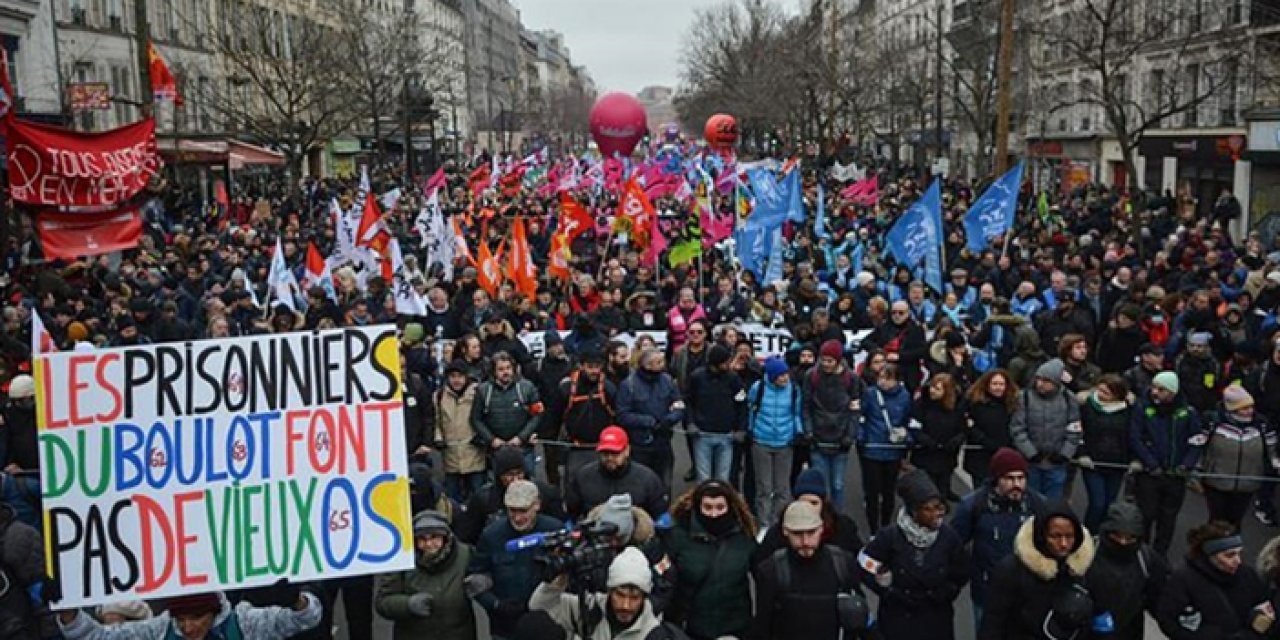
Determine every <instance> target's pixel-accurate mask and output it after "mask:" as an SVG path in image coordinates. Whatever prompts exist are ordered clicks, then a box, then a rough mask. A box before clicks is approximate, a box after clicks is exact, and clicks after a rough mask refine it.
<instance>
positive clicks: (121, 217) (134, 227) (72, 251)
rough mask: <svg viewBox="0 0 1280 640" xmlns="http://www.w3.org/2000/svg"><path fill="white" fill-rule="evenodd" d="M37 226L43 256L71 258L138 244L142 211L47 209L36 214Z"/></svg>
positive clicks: (108, 251) (131, 208)
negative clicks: (53, 210) (84, 212)
mask: <svg viewBox="0 0 1280 640" xmlns="http://www.w3.org/2000/svg"><path fill="white" fill-rule="evenodd" d="M36 230H37V231H39V232H40V244H41V246H43V247H44V255H45V257H46V258H49V259H54V258H65V259H68V260H74V259H75V258H79V257H81V256H96V255H99V254H103V253H111V252H112V251H123V250H126V249H132V248H134V247H136V246H138V239H139V238H141V237H142V214H141V213H139V211H138V208H137V207H130V208H128V209H122V210H120V211H115V212H111V213H105V214H83V213H55V212H51V211H46V212H43V213H40V214H39V215H37V216H36Z"/></svg>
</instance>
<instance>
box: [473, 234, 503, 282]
mask: <svg viewBox="0 0 1280 640" xmlns="http://www.w3.org/2000/svg"><path fill="white" fill-rule="evenodd" d="M483 237H484V236H483V235H482V236H481V238H482V239H481V240H480V247H479V248H478V249H477V250H476V271H477V277H476V282H478V283H479V284H480V286H481V287H482V288H484V290H485V291H488V292H489V295H490V296H492V297H495V298H496V297H497V296H498V286H499V285H501V284H502V269H501V268H500V267H499V266H498V259H497V258H495V257H494V256H493V253H492V252H491V251H490V250H489V243H488V242H485V241H484V240H483Z"/></svg>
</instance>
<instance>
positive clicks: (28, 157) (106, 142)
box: [8, 118, 160, 208]
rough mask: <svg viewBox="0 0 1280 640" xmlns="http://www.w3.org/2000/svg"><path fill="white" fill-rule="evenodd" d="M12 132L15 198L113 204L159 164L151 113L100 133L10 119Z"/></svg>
mask: <svg viewBox="0 0 1280 640" xmlns="http://www.w3.org/2000/svg"><path fill="white" fill-rule="evenodd" d="M8 135H9V193H10V195H12V196H13V199H14V200H15V201H17V202H24V203H26V204H32V205H41V206H49V207H98V208H109V207H115V206H118V205H120V203H122V202H125V201H127V200H129V199H130V198H132V197H133V196H134V195H136V194H137V193H138V192H139V191H141V190H142V189H143V187H146V186H147V181H148V180H150V179H151V176H153V175H155V173H156V171H158V170H159V169H160V156H159V155H157V153H156V125H155V120H153V119H151V118H148V119H146V120H143V121H141V122H137V123H134V124H131V125H127V126H124V127H121V128H119V129H113V130H111V131H103V132H101V133H79V132H76V131H69V130H67V129H62V128H59V127H53V126H49V125H43V124H37V123H33V122H25V121H23V120H18V119H12V120H11V121H10V122H9V134H8Z"/></svg>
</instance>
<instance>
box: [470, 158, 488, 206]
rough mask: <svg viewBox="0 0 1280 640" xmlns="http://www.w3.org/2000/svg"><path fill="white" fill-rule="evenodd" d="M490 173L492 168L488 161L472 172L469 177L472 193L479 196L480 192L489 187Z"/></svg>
mask: <svg viewBox="0 0 1280 640" xmlns="http://www.w3.org/2000/svg"><path fill="white" fill-rule="evenodd" d="M489 173H490V168H489V163H487V162H486V163H485V164H482V165H480V167H479V168H478V169H476V170H475V171H472V172H471V175H470V176H469V177H468V178H467V187H468V188H469V189H470V190H471V195H473V196H475V197H477V198H479V197H480V194H481V193H482V192H484V190H485V189H488V188H489Z"/></svg>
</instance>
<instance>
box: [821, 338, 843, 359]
mask: <svg viewBox="0 0 1280 640" xmlns="http://www.w3.org/2000/svg"><path fill="white" fill-rule="evenodd" d="M818 355H819V356H820V357H823V358H832V359H835V360H840V359H841V358H843V357H844V345H842V344H840V341H839V340H827V341H826V342H824V343H822V349H821V350H820V351H819V352H818Z"/></svg>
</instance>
